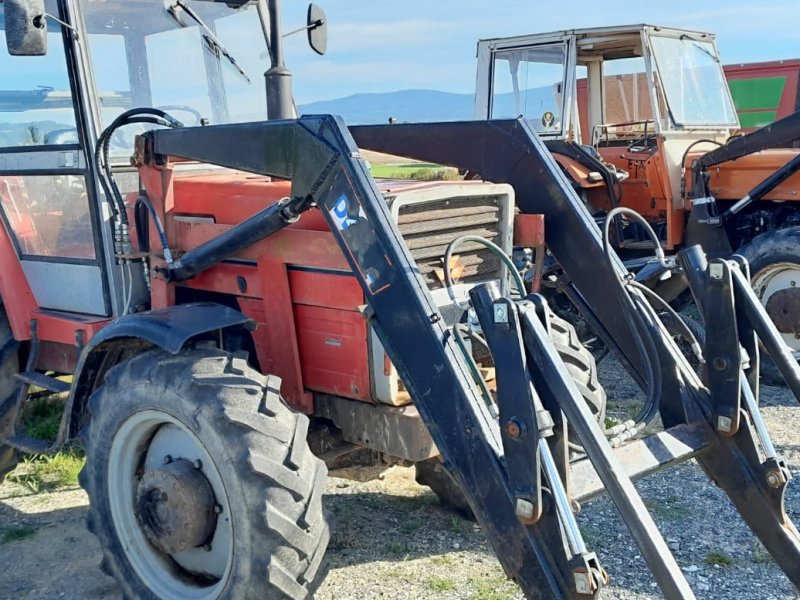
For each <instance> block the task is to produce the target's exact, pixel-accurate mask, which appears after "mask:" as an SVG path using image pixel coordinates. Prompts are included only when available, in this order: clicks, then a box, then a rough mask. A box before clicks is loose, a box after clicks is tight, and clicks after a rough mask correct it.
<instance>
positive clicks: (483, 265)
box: [398, 195, 503, 289]
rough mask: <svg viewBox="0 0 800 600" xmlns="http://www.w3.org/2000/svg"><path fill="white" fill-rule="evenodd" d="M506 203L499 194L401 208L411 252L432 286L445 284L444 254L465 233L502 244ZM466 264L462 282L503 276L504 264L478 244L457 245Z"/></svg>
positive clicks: (400, 221)
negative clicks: (439, 273) (501, 200)
mask: <svg viewBox="0 0 800 600" xmlns="http://www.w3.org/2000/svg"><path fill="white" fill-rule="evenodd" d="M502 216H503V205H502V203H501V202H500V201H499V200H498V198H497V196H492V195H489V196H472V197H467V198H443V199H441V200H433V201H430V202H419V203H412V204H403V205H401V206H400V207H399V209H398V227H399V229H400V233H401V235H402V236H403V239H404V240H405V242H406V244H407V245H408V248H409V250H411V255H412V256H413V257H414V260H415V261H416V262H417V265H418V266H419V269H420V272H421V274H422V276H423V278H424V279H425V282H426V283H427V284H428V287H429V288H430V289H437V288H441V287H443V283H442V281H441V280H440V277H439V276H438V275H437V273H436V272H437V271H439V272H441V270H442V267H443V264H442V257H443V256H444V253H445V250H447V246H448V244H450V242H452V241H453V240H454V239H456V238H458V237H461V236H462V235H478V236H480V237H483V238H486V239H487V240H490V241H492V242H494V243H495V244H497V245H499V246H501V247H502V245H503V243H502V234H501V231H500V228H501V222H502ZM455 255H457V256H458V257H459V259H460V260H459V264H460V265H461V266H462V267H463V269H464V270H463V274H462V275H461V278H460V279H459V282H460V283H473V282H479V281H485V280H487V279H493V278H499V277H500V276H501V273H502V263H501V261H500V259H499V258H497V256H495V255H494V253H493V252H492V251H491V250H488V249H487V248H485V247H484V246H481V245H480V244H476V243H465V244H462V245H459V246H458V248H456V251H455V253H454V256H455Z"/></svg>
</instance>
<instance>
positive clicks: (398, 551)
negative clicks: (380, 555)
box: [386, 542, 411, 556]
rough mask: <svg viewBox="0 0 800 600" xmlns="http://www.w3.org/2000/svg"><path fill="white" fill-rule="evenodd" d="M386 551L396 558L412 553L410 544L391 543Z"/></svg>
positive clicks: (387, 545)
mask: <svg viewBox="0 0 800 600" xmlns="http://www.w3.org/2000/svg"><path fill="white" fill-rule="evenodd" d="M386 551H387V552H388V553H389V554H393V555H394V556H405V555H406V554H408V553H409V552H411V546H410V545H409V544H408V542H389V543H388V544H386Z"/></svg>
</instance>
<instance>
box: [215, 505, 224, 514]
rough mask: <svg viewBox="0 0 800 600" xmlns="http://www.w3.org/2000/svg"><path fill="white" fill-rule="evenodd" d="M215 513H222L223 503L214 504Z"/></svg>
mask: <svg viewBox="0 0 800 600" xmlns="http://www.w3.org/2000/svg"><path fill="white" fill-rule="evenodd" d="M214 514H215V515H221V514H222V505H221V504H215V505H214Z"/></svg>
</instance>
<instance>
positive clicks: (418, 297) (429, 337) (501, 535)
mask: <svg viewBox="0 0 800 600" xmlns="http://www.w3.org/2000/svg"><path fill="white" fill-rule="evenodd" d="M147 136H148V137H149V140H150V144H149V151H150V153H151V155H150V157H149V159H147V160H149V161H156V162H157V160H158V157H159V155H168V156H178V157H183V158H190V159H194V160H198V161H202V162H206V163H211V164H217V165H221V166H226V167H230V168H235V169H241V170H245V171H251V172H254V173H260V174H265V175H271V176H276V177H282V178H286V179H291V181H292V194H293V196H295V197H306V196H308V195H312V196H313V197H314V199H315V200H316V202H317V206H318V208H319V210H320V212H321V213H322V214H323V215H324V217H325V219H326V220H327V221H328V224H329V226H330V229H331V231H332V232H333V234H334V236H336V238H337V240H338V241H339V243H340V245H341V247H342V250H343V252H344V254H345V256H346V257H347V260H348V261H349V263H350V265H351V267H352V270H353V273H354V274H355V276H356V277H357V278H358V280H359V282H360V284H361V286H362V288H363V290H364V294H365V297H366V299H367V301H368V303H369V307H370V312H371V315H372V317H371V321H372V325H373V327H374V328H375V331H376V332H377V334H378V336H379V338H380V340H381V342H382V343H383V345H384V348H385V349H386V351H387V353H388V354H389V356H390V358H391V359H392V362H393V363H394V364H395V366H396V368H397V369H398V372H399V373H400V376H401V378H402V380H403V382H404V383H405V385H406V387H407V388H408V390H409V392H410V394H411V396H412V398H413V399H414V403H415V405H416V407H417V408H418V410H419V412H420V414H421V415H422V417H423V419H424V421H425V423H426V425H427V427H428V429H429V431H430V433H431V436H432V438H433V440H434V442H435V443H436V446H437V448H438V449H439V451H440V452H441V454H442V456H443V458H444V460H445V463H446V465H447V466H448V468H449V470H450V471H451V472H452V473H454V474H455V476H456V478H457V480H458V481H459V484H460V486H461V488H462V490H463V491H464V493H465V494H466V496H467V498H468V500H469V503H470V505H471V506H472V508H473V510H474V511H475V515H476V517H477V518H478V520H479V522H480V523H481V525H482V526H483V528H484V531H485V532H486V535H487V537H488V538H489V540H490V542H491V544H492V546H493V547H494V549H495V552H496V553H497V556H498V558H499V560H500V562H501V564H502V565H503V567H504V569H505V571H506V573H507V574H508V575H509V576H510V577H511V578H512V579H513V580H514V581H515V582H516V583H517V584H518V585H519V586H520V587H521V588H522V589H523V591H524V592H525V594H526V595H527V596H528V597H530V598H563V597H577V596H576V594H577V592H576V589H575V586H576V584H575V576H574V571H575V569H576V568H579V567H582V566H583V565H576V564H575V563H574V562H570V561H571V559H572V558H573V557H572V555H571V553H570V552H569V548H568V546H567V543H566V541H565V539H564V537H563V535H561V532H560V530H559V527H558V525H557V523H556V524H555V526H553V525H552V523H553V519H552V518H550V519H549V520H548V519H543V521H542V523H540V524H539V525H525V524H523V523H522V522H521V521H520V520H519V519H518V518H517V515H516V512H515V504H514V494H513V492H512V490H511V489H509V484H508V480H507V476H506V471H505V468H504V465H503V458H502V457H503V452H502V444H501V441H500V432H499V428H498V426H497V423H496V421H494V420H493V419H492V417H491V415H490V414H489V412H488V410H487V408H486V406H485V404H484V403H483V401H482V399H481V398H480V396H479V395H478V393H477V391H476V390H475V388H474V386H473V385H472V380H471V376H470V375H469V372H468V370H467V367H466V365H465V363H464V361H463V358H461V356H460V354H459V350H458V349H457V348H456V346H455V343H454V342H453V340H452V337H451V335H450V332H449V330H448V329H447V327H446V326H445V324H444V320H443V319H442V317H441V315H440V313H439V311H438V309H437V307H436V305H435V303H434V302H433V299H432V298H431V296H430V294H429V292H428V290H427V287H426V285H425V283H424V282H423V280H422V278H421V277H420V276H419V273H418V269H417V266H416V264H415V262H414V260H413V259H412V258H411V256H410V254H409V252H408V250H407V248H406V246H405V244H404V242H403V241H402V239H401V237H400V234H399V233H398V231H397V228H396V227H395V225H394V221H393V220H392V218H391V215H390V214H389V211H388V209H387V207H386V203H385V202H384V200H383V198H382V196H381V194H380V192H379V191H378V189H377V188H376V186H375V183H374V181H373V180H372V178H371V177H370V175H369V172H368V170H367V166H366V164H365V163H364V161H363V160H361V158H360V157H359V154H358V148H357V147H356V146H355V143H354V142H353V140H352V138H351V137H350V134H349V133H348V131H347V128H346V127H345V126H344V124H343V123H342V121H341V120H340V119H338V118H333V117H327V116H326V117H304V118H302V119H300V120H298V121H273V122H265V123H253V124H247V125H226V126H215V127H200V128H188V129H178V130H169V131H167V130H165V131H153V132H150V133H148V134H147ZM548 522H549V523H551V525H550V526H549V527H548V526H547V523H548ZM542 524H544V526H543V525H542ZM593 595H594V594H590V595H588V596H586V595H583V596H580V597H583V598H587V597H592V596H593Z"/></svg>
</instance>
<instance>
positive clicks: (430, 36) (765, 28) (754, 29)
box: [282, 0, 800, 104]
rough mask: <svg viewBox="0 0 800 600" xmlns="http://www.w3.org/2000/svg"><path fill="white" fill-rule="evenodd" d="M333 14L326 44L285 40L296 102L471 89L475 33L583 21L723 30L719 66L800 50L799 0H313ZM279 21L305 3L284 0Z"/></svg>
mask: <svg viewBox="0 0 800 600" xmlns="http://www.w3.org/2000/svg"><path fill="white" fill-rule="evenodd" d="M317 2H318V3H319V4H320V6H321V7H322V8H323V9H324V10H325V11H326V13H327V16H328V27H329V36H328V52H327V54H326V55H325V56H324V57H321V56H318V55H316V54H315V53H314V52H312V51H311V49H309V48H308V46H307V41H306V36H305V35H303V34H297V35H295V36H291V37H289V38H287V39H286V63H287V66H288V67H289V69H290V70H291V71H292V72H293V74H294V93H295V98H296V100H297V103H298V104H305V103H308V102H313V101H316V100H327V99H333V98H341V97H344V96H349V95H352V94H355V93H364V92H392V91H397V90H402V89H435V90H442V91H447V92H457V93H472V92H473V91H474V87H475V66H476V62H475V49H476V43H477V41H478V39H482V38H484V39H485V38H494V37H505V36H511V35H522V34H530V33H545V32H549V31H557V30H562V29H571V28H580V27H601V26H608V25H623V24H631V23H649V24H653V25H663V26H672V27H683V28H687V29H695V30H700V31H710V32H712V33H716V34H717V46H718V48H719V52H720V55H721V57H722V62H723V64H730V63H742V62H755V61H762V60H776V59H784V58H800V28H798V26H797V20H798V16H800V0H764V1H763V2H756V1H754V0H707V1H706V2H703V3H700V2H697V1H696V0H649V1H648V0H640V1H638V2H633V1H630V0H622V1H615V2H610V1H603V0H592V1H587V0H570V1H568V2H561V3H558V2H554V3H545V2H540V1H536V0H488V1H486V0H484V1H480V2H476V1H472V2H466V1H461V2H459V1H457V0H400V1H397V0H395V1H393V2H389V1H387V0H370V1H360V0H317ZM282 4H283V13H284V14H283V27H284V31H289V30H291V29H294V28H296V27H299V26H301V25H302V24H304V22H305V18H306V9H307V6H308V5H307V4H305V3H304V2H301V1H300V0H283V2H282Z"/></svg>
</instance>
